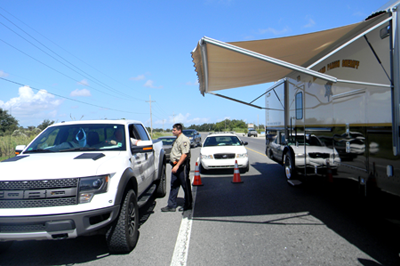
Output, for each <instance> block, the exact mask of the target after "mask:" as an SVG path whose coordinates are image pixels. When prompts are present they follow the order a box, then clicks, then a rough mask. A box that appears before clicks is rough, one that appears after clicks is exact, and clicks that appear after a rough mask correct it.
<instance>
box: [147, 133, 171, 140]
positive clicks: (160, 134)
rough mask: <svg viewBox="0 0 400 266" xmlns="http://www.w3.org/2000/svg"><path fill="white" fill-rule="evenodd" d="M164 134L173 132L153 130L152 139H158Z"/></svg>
mask: <svg viewBox="0 0 400 266" xmlns="http://www.w3.org/2000/svg"><path fill="white" fill-rule="evenodd" d="M163 136H172V132H153V136H152V137H151V138H152V139H158V138H159V137H163Z"/></svg>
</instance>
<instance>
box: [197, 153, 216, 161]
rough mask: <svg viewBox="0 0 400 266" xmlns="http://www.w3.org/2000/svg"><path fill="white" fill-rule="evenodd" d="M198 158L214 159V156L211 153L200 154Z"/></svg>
mask: <svg viewBox="0 0 400 266" xmlns="http://www.w3.org/2000/svg"><path fill="white" fill-rule="evenodd" d="M200 158H201V159H202V160H208V159H214V157H213V156H212V154H211V155H203V154H200Z"/></svg>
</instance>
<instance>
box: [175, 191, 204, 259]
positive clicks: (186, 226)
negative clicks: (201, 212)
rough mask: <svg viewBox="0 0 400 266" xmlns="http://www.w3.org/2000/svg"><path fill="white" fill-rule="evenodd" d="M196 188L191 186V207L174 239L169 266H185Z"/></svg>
mask: <svg viewBox="0 0 400 266" xmlns="http://www.w3.org/2000/svg"><path fill="white" fill-rule="evenodd" d="M196 192H197V187H193V186H192V195H193V206H192V211H191V213H190V215H189V216H188V217H184V218H182V221H181V226H180V228H179V234H178V237H177V239H176V243H175V249H174V254H173V255H172V260H171V264H170V265H171V266H178V265H180V266H186V262H187V257H188V253H189V241H190V233H191V232H192V221H193V220H192V214H193V213H194V205H195V204H194V203H195V202H196Z"/></svg>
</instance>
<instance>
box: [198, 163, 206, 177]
mask: <svg viewBox="0 0 400 266" xmlns="http://www.w3.org/2000/svg"><path fill="white" fill-rule="evenodd" d="M199 172H200V174H207V170H206V169H204V168H203V166H202V165H201V163H199Z"/></svg>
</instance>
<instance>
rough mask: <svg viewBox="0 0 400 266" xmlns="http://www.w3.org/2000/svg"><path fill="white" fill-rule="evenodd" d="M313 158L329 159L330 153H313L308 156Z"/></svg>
mask: <svg viewBox="0 0 400 266" xmlns="http://www.w3.org/2000/svg"><path fill="white" fill-rule="evenodd" d="M308 155H309V156H310V157H311V158H314V159H318V158H322V159H329V153H320V152H312V153H309V154H308Z"/></svg>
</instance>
